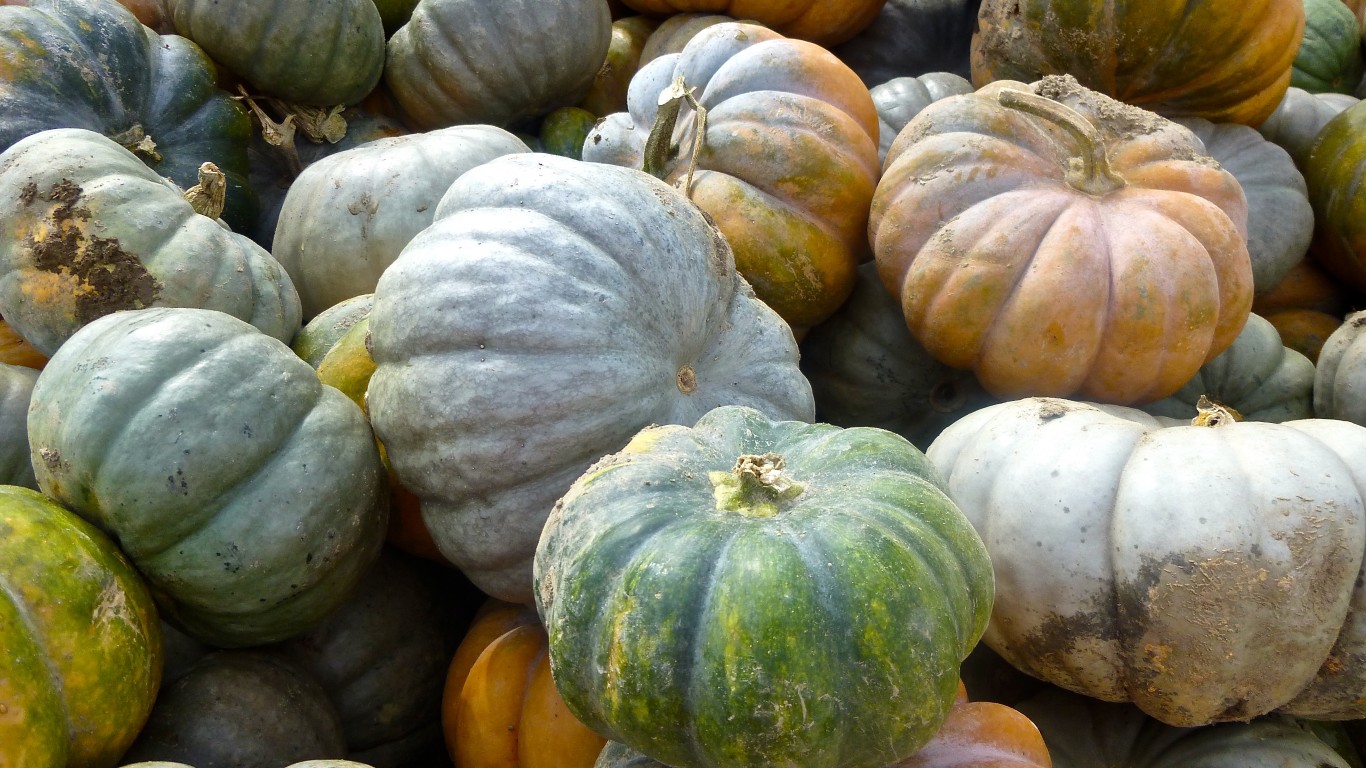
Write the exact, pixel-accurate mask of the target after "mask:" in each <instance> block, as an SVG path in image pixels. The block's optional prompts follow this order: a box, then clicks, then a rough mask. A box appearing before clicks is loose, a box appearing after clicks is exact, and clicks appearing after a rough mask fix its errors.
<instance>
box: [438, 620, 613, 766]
mask: <svg viewBox="0 0 1366 768" xmlns="http://www.w3.org/2000/svg"><path fill="white" fill-rule="evenodd" d="M547 654H548V646H547V638H546V632H545V628H544V627H542V626H541V623H540V621H539V620H538V619H537V618H536V612H535V611H534V610H532V609H530V608H527V607H525V606H517V605H514V604H512V603H503V602H500V601H489V602H488V603H485V605H484V608H482V609H481V610H480V615H479V616H477V617H476V619H475V621H474V623H473V624H472V625H471V626H470V629H469V632H468V634H467V635H466V636H465V640H464V641H463V642H462V643H461V644H460V647H459V648H458V649H457V650H456V655H455V658H454V659H452V661H451V666H450V669H449V672H448V674H447V678H446V687H445V694H444V696H443V699H442V705H441V709H442V719H443V721H444V723H445V733H446V744H447V747H448V748H449V750H450V756H451V761H452V762H453V763H454V764H455V766H456V768H519V766H520V767H522V768H592V765H593V762H594V760H595V759H596V758H597V756H598V753H599V752H600V751H601V750H602V747H603V744H604V743H605V741H606V740H605V739H604V738H603V737H601V736H599V735H598V734H596V733H594V732H592V731H590V730H588V728H587V726H585V725H584V724H583V723H580V722H579V721H578V720H577V719H575V718H574V716H573V715H572V714H570V712H569V710H568V709H566V707H565V703H564V699H563V698H561V697H560V694H559V691H557V690H556V689H555V683H554V681H552V680H551V678H550V664H549V659H548V656H547Z"/></svg>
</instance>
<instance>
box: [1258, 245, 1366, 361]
mask: <svg viewBox="0 0 1366 768" xmlns="http://www.w3.org/2000/svg"><path fill="white" fill-rule="evenodd" d="M1352 302H1353V297H1352V295H1351V294H1350V293H1349V292H1348V291H1347V290H1346V288H1345V287H1344V286H1343V285H1342V284H1341V283H1339V282H1338V281H1336V280H1334V279H1333V278H1331V277H1329V276H1328V274H1327V273H1326V272H1324V270H1323V268H1322V267H1320V266H1319V264H1318V261H1316V260H1315V259H1313V258H1306V259H1302V260H1301V261H1300V263H1299V264H1296V265H1295V267H1294V268H1293V269H1291V270H1290V272H1289V273H1288V274H1287V275H1286V276H1285V277H1284V278H1283V279H1282V280H1281V282H1280V283H1278V284H1276V285H1275V286H1274V287H1273V288H1272V289H1271V290H1270V291H1267V292H1266V293H1264V294H1262V295H1260V296H1258V297H1257V298H1256V299H1254V300H1253V302H1252V311H1253V312H1254V313H1256V314H1258V315H1261V316H1262V317H1265V318H1266V319H1267V321H1268V322H1270V323H1271V324H1272V325H1274V326H1275V327H1276V330H1277V331H1279V332H1280V334H1281V341H1283V342H1284V343H1285V346H1287V347H1289V348H1290V349H1293V350H1295V351H1297V352H1299V353H1300V354H1302V355H1304V356H1305V357H1307V358H1309V359H1310V361H1314V362H1317V360H1318V357H1319V350H1320V349H1322V348H1323V343H1324V342H1325V341H1327V340H1328V337H1329V336H1331V335H1332V333H1333V331H1336V330H1337V329H1338V326H1339V325H1341V324H1342V318H1343V316H1345V315H1346V314H1347V312H1348V311H1349V310H1350V309H1351V304H1352Z"/></svg>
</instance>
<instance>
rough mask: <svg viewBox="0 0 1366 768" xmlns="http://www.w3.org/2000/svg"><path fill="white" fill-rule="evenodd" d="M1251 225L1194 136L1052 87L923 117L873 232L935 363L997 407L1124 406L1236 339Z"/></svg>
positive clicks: (1000, 88)
mask: <svg viewBox="0 0 1366 768" xmlns="http://www.w3.org/2000/svg"><path fill="white" fill-rule="evenodd" d="M1246 221H1247V208H1246V200H1245V198H1244V196H1243V192H1242V189H1241V188H1240V187H1239V185H1238V182H1237V180H1236V179H1234V177H1233V176H1232V174H1230V173H1228V172H1227V171H1224V170H1223V169H1221V168H1220V167H1219V166H1218V165H1217V164H1216V163H1214V162H1212V161H1211V160H1210V159H1209V156H1208V155H1206V154H1205V152H1204V149H1203V146H1202V145H1201V143H1200V141H1199V140H1198V139H1197V138H1195V136H1194V135H1193V134H1191V133H1190V131H1188V130H1186V129H1185V128H1182V127H1181V126H1179V125H1177V124H1175V123H1172V122H1170V121H1167V120H1164V119H1162V118H1160V117H1158V116H1156V115H1153V114H1152V113H1149V112H1145V111H1143V110H1141V109H1138V108H1136V107H1131V106H1128V105H1123V104H1120V103H1118V102H1115V101H1114V100H1112V99H1109V98H1107V97H1105V96H1103V95H1101V94H1098V93H1095V92H1094V91H1090V90H1088V89H1085V88H1081V87H1080V86H1078V85H1077V83H1076V81H1075V80H1072V79H1071V78H1069V77H1050V78H1046V79H1044V80H1042V81H1040V82H1039V83H1037V84H1036V85H1034V86H1026V85H1024V84H1022V83H1012V82H998V83H993V84H991V85H989V86H986V87H985V88H982V89H979V90H978V91H977V92H975V93H973V94H968V95H964V96H955V97H950V98H947V99H943V100H940V101H937V102H935V103H933V104H931V105H930V106H928V107H926V108H925V109H924V110H923V111H922V112H921V113H920V114H919V115H917V116H916V118H915V119H914V120H912V121H911V122H910V123H909V124H908V125H907V126H906V127H905V128H904V129H903V130H902V131H901V133H900V135H898V136H897V139H896V141H895V142H894V143H893V144H892V147H891V149H890V150H889V151H888V153H887V162H886V168H885V172H884V174H883V177H882V180H881V181H880V182H879V184H878V188H877V192H876V194H875V195H874V197H873V204H872V213H871V217H870V220H869V225H868V229H869V238H870V240H871V242H872V247H873V252H874V254H875V256H876V259H877V264H878V272H879V274H880V275H881V276H882V281H883V283H884V284H885V285H886V286H887V287H888V289H889V290H891V291H892V293H893V294H895V295H897V296H899V297H900V300H901V306H902V312H903V314H904V315H905V317H906V322H907V325H908V327H909V328H910V331H911V335H912V336H914V337H915V338H916V339H917V340H918V341H920V343H922V344H924V345H925V348H926V349H927V350H928V351H929V352H930V354H931V355H933V356H934V357H935V358H937V359H939V360H941V361H943V362H945V363H947V364H948V365H950V366H953V367H955V368H965V369H971V370H973V371H974V372H975V373H976V374H977V378H978V379H979V380H980V381H981V383H982V386H983V387H985V388H986V390H987V391H988V392H990V393H992V394H994V395H996V396H998V397H1003V398H1005V397H1018V396H1021V395H1028V394H1046V395H1065V394H1069V393H1076V394H1078V395H1079V396H1084V397H1088V398H1092V399H1096V400H1100V401H1104V402H1115V403H1131V402H1143V401H1150V400H1156V399H1160V398H1162V397H1166V396H1167V395H1170V394H1172V393H1173V392H1175V391H1176V390H1177V389H1179V388H1180V387H1181V386H1182V385H1183V384H1185V383H1186V382H1187V381H1188V380H1190V378H1191V376H1193V375H1194V374H1195V372H1196V371H1198V370H1199V369H1200V366H1201V365H1203V364H1204V363H1205V362H1206V361H1207V360H1209V359H1211V358H1213V357H1214V356H1215V355H1217V354H1219V353H1220V352H1222V351H1223V350H1224V349H1225V348H1226V347H1227V346H1228V345H1229V344H1231V343H1232V342H1233V339H1234V338H1236V337H1237V335H1238V332H1239V331H1240V330H1241V329H1242V326H1243V324H1244V323H1245V322H1246V320H1247V315H1248V310H1249V307H1250V306H1251V304H1252V270H1251V263H1250V261H1249V258H1248V255H1247V245H1246V237H1245V232H1246ZM1059 296H1066V297H1067V300H1066V301H1059V300H1058V297H1059Z"/></svg>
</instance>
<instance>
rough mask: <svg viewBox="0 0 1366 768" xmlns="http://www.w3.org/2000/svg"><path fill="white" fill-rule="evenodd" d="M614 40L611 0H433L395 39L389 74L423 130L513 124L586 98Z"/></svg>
mask: <svg viewBox="0 0 1366 768" xmlns="http://www.w3.org/2000/svg"><path fill="white" fill-rule="evenodd" d="M566 30H573V34H572V35H571V34H565V31H566ZM611 39H612V19H611V14H610V13H609V11H608V8H607V2H606V0H557V1H556V2H545V0H505V1H504V2H500V3H496V4H489V3H484V2H479V1H478V0H426V2H422V3H418V6H417V7H416V8H414V9H413V15H412V18H411V19H409V20H408V23H407V24H404V25H403V26H402V27H400V28H399V30H398V31H397V32H395V33H394V34H393V36H392V37H391V38H389V43H388V53H387V59H386V63H385V67H384V82H385V83H387V84H388V86H389V89H390V90H391V91H392V92H393V94H394V97H395V98H396V99H397V101H398V103H399V105H400V106H402V108H403V110H404V113H405V114H406V115H407V116H408V118H409V122H410V123H411V124H412V125H414V126H415V127H417V128H419V129H421V130H424V131H425V130H431V129H433V128H444V127H446V126H450V125H457V124H460V123H489V124H492V125H497V126H500V127H508V126H511V125H514V124H516V123H518V122H521V121H524V120H529V119H531V118H535V117H539V116H541V115H544V114H546V113H547V112H549V111H550V110H552V109H554V108H556V107H565V106H570V105H572V104H575V103H577V102H578V101H579V100H580V99H582V98H583V97H584V96H585V95H586V94H587V93H588V89H589V88H590V87H591V86H592V84H593V78H594V77H595V76H596V74H597V72H598V69H599V68H601V67H602V64H603V62H604V61H605V60H606V58H607V50H608V47H609V46H610V45H611Z"/></svg>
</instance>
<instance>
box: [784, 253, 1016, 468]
mask: <svg viewBox="0 0 1366 768" xmlns="http://www.w3.org/2000/svg"><path fill="white" fill-rule="evenodd" d="M801 350H802V360H801V366H802V373H804V374H806V378H807V379H808V380H809V381H810V382H811V391H812V393H813V394H814V395H815V397H816V416H817V418H819V419H820V420H821V421H828V422H830V423H831V424H835V425H837V426H841V427H878V428H880V429H886V430H890V431H892V432H896V433H897V434H899V435H901V436H902V437H904V438H906V439H907V440H910V441H911V442H912V443H914V444H915V445H916V447H918V448H921V449H924V448H926V447H928V446H929V444H930V441H932V440H934V437H935V435H937V434H939V430H941V429H943V428H944V427H947V426H948V425H949V424H951V423H953V422H954V421H956V420H957V419H958V417H960V416H962V415H963V414H965V413H967V412H969V411H972V410H974V409H976V408H980V407H982V406H983V405H986V404H988V403H991V402H995V400H994V399H993V398H991V397H990V396H989V395H987V393H986V392H984V391H983V390H982V386H981V385H980V384H978V383H977V379H976V377H974V376H973V375H972V372H971V371H964V370H959V369H956V368H950V367H948V366H947V365H944V364H943V363H941V362H939V361H938V360H935V359H934V358H933V357H931V356H930V353H928V352H926V351H925V348H924V347H923V346H921V345H920V343H919V342H917V341H916V340H915V339H913V338H911V333H910V331H909V330H907V329H906V321H905V319H904V318H903V317H902V315H901V304H900V302H898V301H897V300H896V299H895V298H893V297H892V295H891V294H889V293H888V292H887V289H885V288H883V287H882V282H881V281H880V280H879V279H878V276H877V268H876V266H875V265H874V264H872V263H871V262H868V263H865V264H863V265H861V266H860V267H859V273H858V281H857V282H855V283H854V293H853V294H852V295H851V296H850V297H849V300H848V301H846V302H845V303H844V305H843V306H842V307H840V308H839V310H838V311H836V312H835V314H834V315H832V316H831V317H830V318H829V319H828V320H826V321H825V322H823V323H821V324H820V325H818V326H816V327H815V328H812V329H811V332H810V333H808V334H807V335H806V338H804V339H802V344H801Z"/></svg>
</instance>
